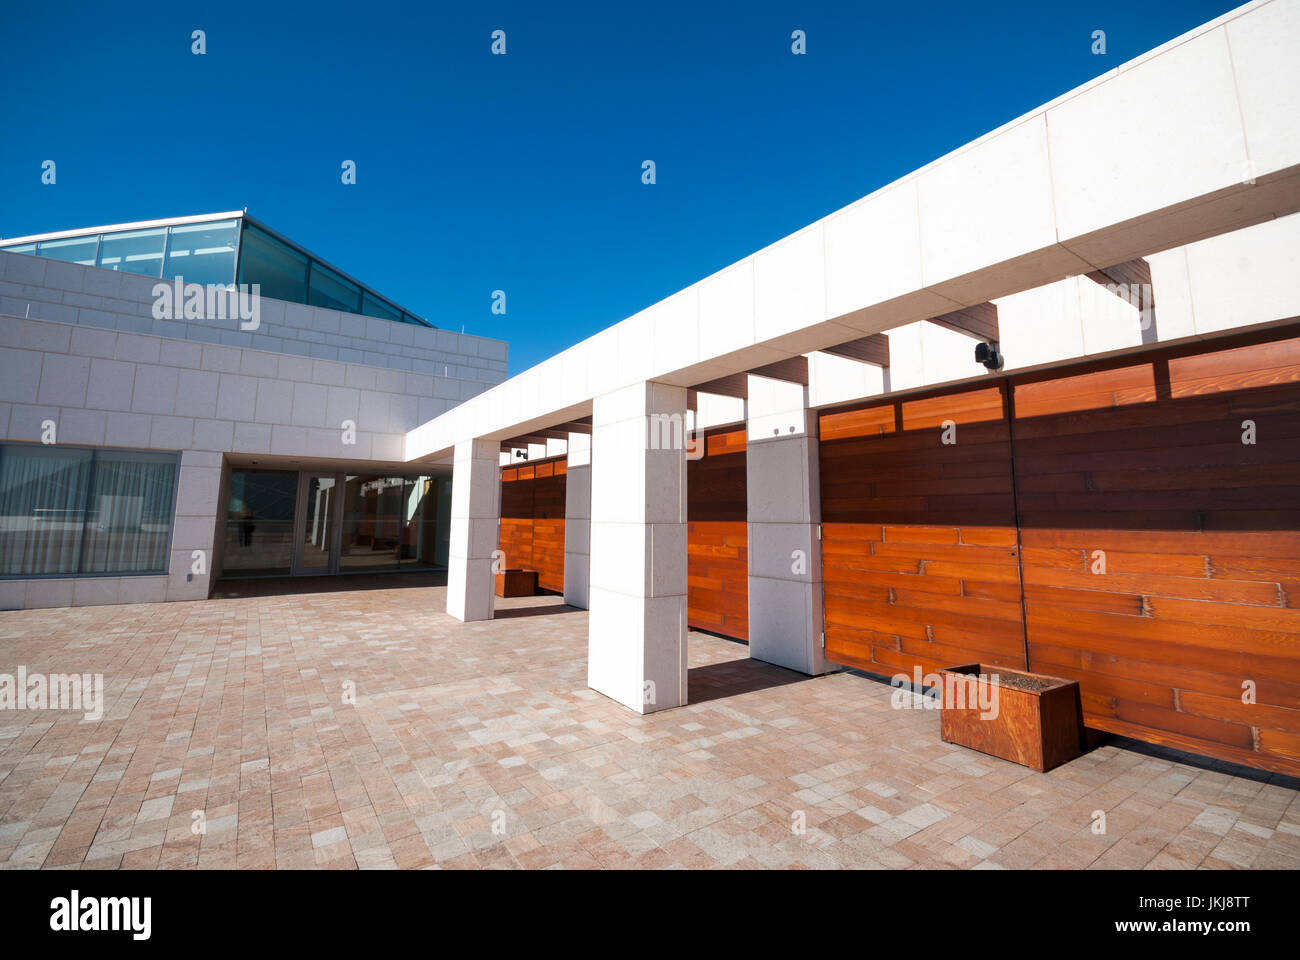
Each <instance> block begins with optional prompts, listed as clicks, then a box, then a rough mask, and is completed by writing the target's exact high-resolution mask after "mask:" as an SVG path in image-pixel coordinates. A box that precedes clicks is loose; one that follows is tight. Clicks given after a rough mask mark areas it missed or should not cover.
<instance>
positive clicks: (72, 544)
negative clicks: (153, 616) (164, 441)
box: [0, 444, 177, 577]
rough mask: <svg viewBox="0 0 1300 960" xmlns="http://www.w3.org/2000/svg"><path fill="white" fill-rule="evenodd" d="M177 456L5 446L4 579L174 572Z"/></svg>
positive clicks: (1, 504) (1, 465) (0, 487)
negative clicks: (170, 553) (170, 554)
mask: <svg viewBox="0 0 1300 960" xmlns="http://www.w3.org/2000/svg"><path fill="white" fill-rule="evenodd" d="M176 465H177V458H176V454H174V453H145V452H137V451H126V450H90V449H84V448H71V447H58V448H54V447H44V446H35V445H27V444H4V445H0V576H6V577H24V576H27V577H48V576H58V575H75V574H123V573H158V574H163V573H166V572H167V546H168V542H169V539H170V536H171V526H172V511H173V508H174V506H175V500H176Z"/></svg>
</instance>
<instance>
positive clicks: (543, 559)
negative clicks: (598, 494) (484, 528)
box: [499, 457, 567, 592]
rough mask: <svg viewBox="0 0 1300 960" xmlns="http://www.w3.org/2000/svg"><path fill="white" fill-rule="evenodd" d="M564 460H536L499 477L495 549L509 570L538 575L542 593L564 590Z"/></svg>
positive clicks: (565, 461)
mask: <svg viewBox="0 0 1300 960" xmlns="http://www.w3.org/2000/svg"><path fill="white" fill-rule="evenodd" d="M566 468H567V460H566V459H565V458H563V457H561V458H558V459H551V460H537V461H533V462H532V463H527V464H521V465H519V466H517V467H506V468H505V469H503V470H502V471H501V533H500V537H499V548H500V549H501V550H502V551H503V552H504V553H505V555H506V556H505V562H506V566H507V567H511V568H514V567H521V568H523V569H526V570H536V571H537V585H538V586H539V587H541V588H542V589H544V590H554V591H557V592H563V590H564V495H565V486H564V484H565V476H566V473H565V471H566Z"/></svg>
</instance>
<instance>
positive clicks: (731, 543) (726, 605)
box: [686, 428, 749, 641]
mask: <svg viewBox="0 0 1300 960" xmlns="http://www.w3.org/2000/svg"><path fill="white" fill-rule="evenodd" d="M686 491H687V493H686V510H687V513H686V516H687V521H688V522H687V534H686V536H687V546H686V549H687V582H688V587H687V590H688V597H687V624H688V625H689V626H691V627H693V628H695V629H697V630H709V631H712V632H713V633H720V634H722V635H723V636H727V637H735V638H736V639H738V640H746V641H747V640H748V639H749V535H748V529H747V527H746V526H745V517H746V513H747V510H748V504H747V501H746V488H745V431H744V429H743V428H741V429H739V430H736V429H723V430H718V431H714V432H713V433H709V434H707V435H706V437H705V446H704V456H703V457H701V458H700V459H698V460H688V461H687V462H686Z"/></svg>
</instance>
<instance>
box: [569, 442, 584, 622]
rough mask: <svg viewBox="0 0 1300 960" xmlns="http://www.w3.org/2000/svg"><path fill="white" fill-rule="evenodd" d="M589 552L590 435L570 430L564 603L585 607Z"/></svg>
mask: <svg viewBox="0 0 1300 960" xmlns="http://www.w3.org/2000/svg"><path fill="white" fill-rule="evenodd" d="M590 554H591V435H590V434H587V433H571V434H569V450H568V466H567V472H566V474H565V480H564V602H565V603H567V604H568V605H569V606H571V607H581V608H582V609H584V610H585V609H587V606H588V597H587V592H588V587H587V585H588V571H589V569H590V560H591V556H590Z"/></svg>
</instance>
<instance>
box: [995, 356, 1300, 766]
mask: <svg viewBox="0 0 1300 960" xmlns="http://www.w3.org/2000/svg"><path fill="white" fill-rule="evenodd" d="M1201 349H1202V352H1200V353H1198V354H1190V355H1189V354H1186V353H1184V352H1176V353H1163V354H1160V355H1156V357H1155V358H1154V359H1151V360H1143V361H1142V362H1140V363H1135V362H1129V363H1127V364H1125V365H1122V366H1112V367H1109V368H1104V369H1097V370H1094V371H1092V372H1087V373H1083V374H1080V375H1078V376H1072V377H1061V376H1057V377H1055V378H1051V379H1046V378H1043V379H1038V380H1037V381H1035V382H1028V383H1021V384H1018V385H1017V386H1016V387H1015V395H1014V399H1015V414H1016V419H1015V425H1014V436H1015V449H1016V458H1015V464H1016V477H1017V483H1018V485H1019V500H1020V510H1021V537H1022V540H1023V543H1024V551H1023V565H1024V581H1025V604H1026V610H1027V630H1028V640H1029V659H1030V667H1031V669H1034V670H1037V671H1040V672H1043V673H1051V674H1056V675H1058V676H1066V677H1071V678H1073V679H1077V680H1078V681H1079V683H1080V688H1081V692H1082V695H1083V707H1084V714H1085V721H1086V722H1087V724H1088V725H1089V726H1092V727H1096V728H1099V729H1103V730H1108V731H1111V732H1115V733H1120V734H1125V735H1128V736H1133V737H1137V738H1139V739H1143V740H1150V741H1154V742H1157V743H1164V744H1168V745H1171V746H1174V747H1178V748H1181V749H1186V750H1190V751H1193V752H1196V753H1202V754H1208V755H1210V756H1214V757H1220V758H1223V759H1227V760H1233V761H1236V762H1241V763H1247V764H1251V765H1253V766H1258V767H1263V768H1265V769H1271V770H1277V771H1283V772H1288V773H1300V532H1298V531H1300V339H1288V340H1284V341H1280V342H1272V343H1260V344H1255V345H1250V346H1241V347H1236V348H1233V349H1217V350H1216V349H1212V350H1209V351H1205V349H1204V348H1201ZM1245 420H1252V421H1254V423H1255V428H1256V443H1255V444H1253V445H1251V444H1243V443H1242V434H1243V421H1245ZM1094 551H1103V552H1104V554H1105V557H1104V559H1105V572H1104V573H1100V572H1094V569H1096V570H1100V569H1101V568H1100V566H1099V565H1098V562H1097V561H1098V560H1099V559H1100V557H1099V556H1095V555H1094ZM1244 681H1253V682H1254V684H1255V691H1254V692H1255V699H1256V701H1257V702H1256V703H1254V704H1247V703H1243V702H1242V694H1243V682H1244Z"/></svg>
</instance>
